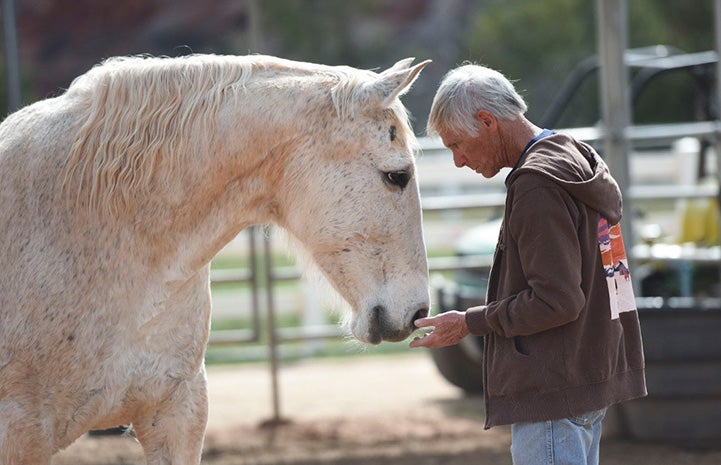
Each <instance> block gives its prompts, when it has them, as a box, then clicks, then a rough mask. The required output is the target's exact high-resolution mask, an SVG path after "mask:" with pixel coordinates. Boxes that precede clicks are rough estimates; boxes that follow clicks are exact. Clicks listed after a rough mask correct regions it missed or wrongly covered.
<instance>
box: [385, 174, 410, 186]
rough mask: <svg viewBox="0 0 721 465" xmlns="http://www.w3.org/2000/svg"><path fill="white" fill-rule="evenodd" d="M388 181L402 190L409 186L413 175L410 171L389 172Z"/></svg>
mask: <svg viewBox="0 0 721 465" xmlns="http://www.w3.org/2000/svg"><path fill="white" fill-rule="evenodd" d="M386 180H387V181H388V182H389V183H390V184H392V185H394V186H398V187H400V188H401V189H403V188H404V187H406V185H408V181H410V180H411V175H410V174H409V173H408V171H389V172H387V173H386Z"/></svg>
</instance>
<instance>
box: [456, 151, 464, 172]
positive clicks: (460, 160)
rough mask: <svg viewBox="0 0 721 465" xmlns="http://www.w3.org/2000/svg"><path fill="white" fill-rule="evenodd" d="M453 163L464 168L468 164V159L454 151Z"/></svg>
mask: <svg viewBox="0 0 721 465" xmlns="http://www.w3.org/2000/svg"><path fill="white" fill-rule="evenodd" d="M453 163H455V164H456V168H463V167H464V166H466V159H465V158H464V157H463V155H461V154H460V153H458V152H453Z"/></svg>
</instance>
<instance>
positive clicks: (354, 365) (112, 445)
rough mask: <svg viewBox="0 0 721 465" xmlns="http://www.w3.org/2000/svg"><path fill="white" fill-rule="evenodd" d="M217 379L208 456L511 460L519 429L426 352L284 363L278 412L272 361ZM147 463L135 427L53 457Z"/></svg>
mask: <svg viewBox="0 0 721 465" xmlns="http://www.w3.org/2000/svg"><path fill="white" fill-rule="evenodd" d="M208 379H209V391H210V412H209V424H208V433H207V436H206V441H205V450H204V454H203V463H204V464H207V465H279V464H287V465H311V464H319V465H340V464H343V465H371V464H373V465H385V464H388V465H391V464H393V465H411V464H412V465H440V464H443V465H461V464H463V465H469V464H475V465H491V464H493V465H510V463H511V460H510V454H509V452H508V447H509V445H510V435H509V430H508V429H507V428H493V429H491V430H487V431H486V430H483V401H482V399H480V398H476V397H468V396H464V395H463V394H462V393H461V392H460V391H459V390H458V389H456V388H455V387H453V386H451V385H450V384H449V383H447V382H446V381H445V380H444V379H443V378H442V377H441V376H440V375H439V374H438V373H437V371H436V369H435V366H434V365H433V362H432V361H431V359H430V357H429V356H428V354H426V353H423V352H413V353H409V354H407V355H401V356H398V355H396V356H383V357H368V356H366V357H358V358H354V359H336V360H320V361H319V360H309V361H304V362H300V363H294V364H283V365H282V367H281V372H280V376H279V398H278V400H279V404H278V405H279V412H278V414H277V415H276V414H275V413H274V408H273V396H272V389H271V377H270V372H269V369H268V367H267V366H265V365H252V366H233V367H212V368H210V369H209V370H208ZM274 420H281V421H274ZM269 423H271V424H273V423H276V424H277V425H276V426H275V427H272V426H269V425H268V424H269ZM143 463H144V462H143V457H142V450H141V449H140V446H139V445H138V444H137V443H136V442H135V441H134V440H133V439H132V438H131V437H128V436H120V437H118V436H112V437H96V436H92V437H91V436H84V437H82V438H80V439H79V440H78V441H76V442H75V444H73V445H72V446H71V447H69V448H68V449H67V450H65V451H63V452H61V453H59V454H57V455H56V456H55V458H54V460H53V464H54V465H71V464H72V465H121V464H123V465H131V464H132V465H135V464H143ZM601 463H603V464H604V465H621V464H654V465H684V464H689V465H690V464H693V465H712V464H713V465H718V464H720V463H721V448H720V449H717V450H688V449H683V448H678V447H674V446H671V445H664V444H652V443H638V442H627V441H623V440H620V439H617V438H613V437H606V438H604V440H603V442H602V446H601Z"/></svg>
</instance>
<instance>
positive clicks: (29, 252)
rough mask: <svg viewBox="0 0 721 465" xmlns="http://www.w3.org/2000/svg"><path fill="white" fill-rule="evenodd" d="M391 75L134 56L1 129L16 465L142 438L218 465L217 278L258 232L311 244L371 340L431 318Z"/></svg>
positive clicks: (399, 83) (163, 452)
mask: <svg viewBox="0 0 721 465" xmlns="http://www.w3.org/2000/svg"><path fill="white" fill-rule="evenodd" d="M412 61H413V60H412V59H407V60H403V61H400V62H398V63H397V64H396V65H394V66H393V67H392V68H390V69H388V70H386V71H384V72H382V73H374V72H370V71H361V70H357V69H353V68H349V67H330V66H322V65H314V64H308V63H298V62H291V61H287V60H282V59H278V58H273V57H262V56H249V57H235V56H214V55H197V56H192V57H185V58H140V57H133V58H116V59H111V60H108V61H106V62H105V63H103V64H101V65H99V66H96V67H95V68H93V69H92V70H90V71H89V72H88V73H86V74H84V75H82V76H80V77H79V78H77V79H76V80H75V81H74V82H73V83H72V85H71V86H70V88H69V89H68V90H67V91H66V92H65V93H64V94H63V95H61V96H59V97H56V98H51V99H47V100H44V101H41V102H38V103H35V104H33V105H30V106H28V107H26V108H24V109H22V110H20V111H18V112H16V113H14V114H12V115H10V116H9V117H8V118H7V119H6V120H5V121H4V122H3V123H2V125H0V267H2V278H1V279H0V464H2V465H19V464H32V465H41V464H48V463H49V462H50V459H51V456H52V455H53V454H54V453H55V452H56V451H58V450H59V449H61V448H64V447H66V446H67V445H69V444H70V443H71V442H72V441H74V440H75V439H76V438H77V437H79V436H80V435H82V434H83V433H84V432H86V431H88V430H89V429H94V428H95V429H100V428H106V427H111V426H115V425H119V424H128V423H132V424H133V427H134V430H135V433H136V435H137V438H138V440H139V441H140V443H141V444H142V446H143V448H144V450H145V454H146V458H147V462H148V463H150V464H161V463H162V464H166V463H172V464H175V465H180V464H198V463H199V461H200V454H201V448H202V443H203V436H204V431H205V425H206V418H207V393H206V376H205V369H204V365H203V358H204V354H205V346H206V343H207V341H208V332H209V325H210V323H209V322H210V291H209V280H208V275H209V262H210V260H211V258H212V257H213V256H214V255H215V254H216V252H218V251H219V250H220V249H221V248H222V247H223V246H224V245H225V244H227V243H228V242H229V241H230V240H231V239H232V238H234V237H235V236H236V235H237V234H238V232H239V231H241V230H242V229H243V228H245V227H247V226H249V225H253V224H257V223H270V222H272V223H275V224H277V225H279V226H280V227H282V228H284V229H285V230H286V231H288V232H289V234H290V235H291V236H292V237H295V238H296V239H298V241H299V242H300V243H302V244H303V245H304V246H305V248H306V249H307V252H308V255H309V256H311V257H312V258H313V260H314V261H315V263H316V264H317V265H318V267H319V269H320V270H321V271H322V272H323V273H324V275H325V276H326V277H327V278H328V279H329V281H330V282H331V283H332V284H333V286H334V287H335V289H336V290H337V291H338V292H339V294H340V295H341V296H342V297H343V298H344V299H345V300H346V301H347V302H348V303H349V304H350V307H351V308H352V313H353V314H352V319H351V329H352V331H353V333H354V335H355V336H356V337H357V338H358V339H359V340H361V341H364V342H369V343H379V342H380V341H381V340H389V341H399V340H402V339H405V338H406V337H408V335H409V334H410V333H411V332H412V331H413V328H414V325H413V321H414V320H415V319H417V318H419V317H423V316H425V315H426V314H427V312H428V307H429V305H430V304H429V300H430V298H429V291H428V267H427V262H426V252H425V246H424V243H423V234H422V229H421V210H420V202H419V193H418V186H417V182H416V178H415V171H414V170H415V168H414V166H415V165H414V158H413V148H414V143H415V138H414V136H413V133H412V131H411V129H410V126H409V124H408V117H407V114H406V111H405V109H404V107H403V105H402V104H401V103H400V101H399V100H398V97H399V95H401V94H402V93H404V92H405V91H406V90H407V89H408V88H409V86H410V85H411V83H412V82H413V81H414V80H415V79H416V77H417V75H418V73H419V72H420V71H421V69H422V68H423V67H424V66H426V64H427V63H428V62H423V63H420V64H418V65H415V66H411V62H412Z"/></svg>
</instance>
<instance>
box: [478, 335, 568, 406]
mask: <svg viewBox="0 0 721 465" xmlns="http://www.w3.org/2000/svg"><path fill="white" fill-rule="evenodd" d="M559 337H561V336H560V334H558V333H557V331H553V330H551V331H545V332H543V333H539V334H535V335H533V336H524V337H515V338H501V337H495V338H494V339H495V340H494V341H493V342H494V347H493V350H491V351H489V358H488V359H487V360H486V365H487V370H488V382H487V386H486V390H487V392H488V394H489V395H492V396H513V395H529V394H534V393H536V394H540V393H546V392H551V391H557V390H559V389H562V388H563V387H565V386H566V385H567V384H568V382H567V374H566V373H565V361H564V358H563V354H562V353H561V352H560V351H559V350H558V348H559V343H558V342H555V343H554V338H559Z"/></svg>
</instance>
